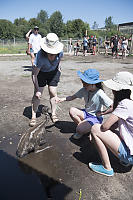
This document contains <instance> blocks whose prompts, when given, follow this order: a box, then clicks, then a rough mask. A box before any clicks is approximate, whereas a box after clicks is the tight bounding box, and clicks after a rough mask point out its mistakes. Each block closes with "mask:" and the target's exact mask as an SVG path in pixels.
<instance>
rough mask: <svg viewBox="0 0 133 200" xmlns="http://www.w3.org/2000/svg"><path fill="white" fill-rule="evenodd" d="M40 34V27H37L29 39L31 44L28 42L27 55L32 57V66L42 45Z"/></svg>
mask: <svg viewBox="0 0 133 200" xmlns="http://www.w3.org/2000/svg"><path fill="white" fill-rule="evenodd" d="M38 32H39V27H38V26H35V27H34V30H33V33H32V34H31V35H30V37H29V42H28V52H27V53H28V54H30V55H31V63H32V66H33V63H34V59H35V57H36V54H37V52H38V51H39V50H40V48H41V46H40V44H41V39H42V36H41V35H40V34H39V33H38Z"/></svg>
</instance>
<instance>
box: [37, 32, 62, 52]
mask: <svg viewBox="0 0 133 200" xmlns="http://www.w3.org/2000/svg"><path fill="white" fill-rule="evenodd" d="M63 46H64V45H63V44H62V43H61V42H59V38H58V36H57V35H56V34H55V33H48V34H47V36H46V37H44V38H42V40H41V48H42V49H43V50H44V51H45V52H47V53H50V54H58V53H60V52H61V51H62V50H63Z"/></svg>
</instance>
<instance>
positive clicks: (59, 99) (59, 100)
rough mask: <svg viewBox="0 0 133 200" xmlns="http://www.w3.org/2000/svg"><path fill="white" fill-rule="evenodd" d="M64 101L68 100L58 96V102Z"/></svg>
mask: <svg viewBox="0 0 133 200" xmlns="http://www.w3.org/2000/svg"><path fill="white" fill-rule="evenodd" d="M63 101H66V98H58V100H57V101H56V103H61V102H63Z"/></svg>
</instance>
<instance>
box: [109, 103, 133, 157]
mask: <svg viewBox="0 0 133 200" xmlns="http://www.w3.org/2000/svg"><path fill="white" fill-rule="evenodd" d="M113 114H114V115H116V116H117V117H119V118H120V119H119V121H118V125H119V130H120V136H121V138H122V139H123V140H124V142H125V143H126V145H127V146H128V148H129V149H130V154H131V155H133V101H132V100H130V99H124V100H122V101H121V102H120V103H119V104H118V106H117V107H116V109H115V110H114V111H113Z"/></svg>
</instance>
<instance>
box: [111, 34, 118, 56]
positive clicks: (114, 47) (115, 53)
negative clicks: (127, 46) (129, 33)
mask: <svg viewBox="0 0 133 200" xmlns="http://www.w3.org/2000/svg"><path fill="white" fill-rule="evenodd" d="M111 47H112V56H113V58H118V37H117V35H115V37H113V38H112V42H111Z"/></svg>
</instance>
